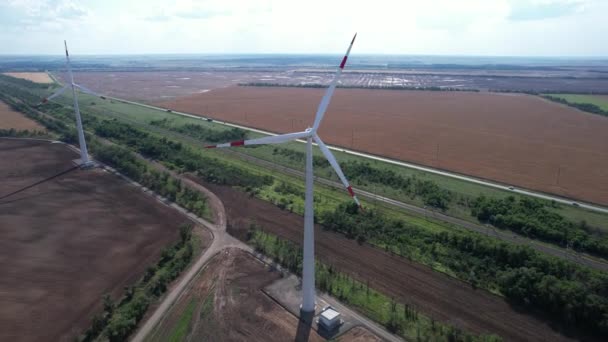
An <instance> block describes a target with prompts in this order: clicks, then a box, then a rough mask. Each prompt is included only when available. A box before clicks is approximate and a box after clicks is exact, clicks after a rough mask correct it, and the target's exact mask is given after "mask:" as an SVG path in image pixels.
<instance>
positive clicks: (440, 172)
mask: <svg viewBox="0 0 608 342" xmlns="http://www.w3.org/2000/svg"><path fill="white" fill-rule="evenodd" d="M108 98H110V99H113V100H116V101H120V102H124V103H130V104H133V105H137V106H141V107H146V108H150V109H155V110H160V111H166V109H165V108H161V107H156V106H151V105H147V104H143V103H139V102H134V101H128V100H124V99H120V98H116V97H109V96H108ZM172 113H174V114H177V115H182V116H186V117H190V118H194V119H199V120H206V119H207V118H205V117H202V116H200V115H194V114H190V113H184V112H178V111H172ZM216 122H218V123H222V124H224V125H226V126H231V127H236V128H241V129H245V130H248V131H252V132H256V133H260V134H266V135H277V134H276V133H273V132H268V131H263V130H260V129H256V128H252V127H247V126H243V125H238V124H234V123H230V122H225V121H216ZM299 141H300V140H299ZM300 142H302V143H304V142H305V141H300ZM328 147H329V148H330V149H332V150H335V151H341V152H344V153H348V154H351V155H355V156H359V157H364V158H368V159H373V160H378V161H382V162H385V163H389V164H394V165H398V166H403V167H408V168H411V169H415V170H420V171H424V172H429V173H433V174H436V175H441V176H446V177H451V178H455V179H459V180H463V181H467V182H471V183H475V184H480V185H485V186H489V187H491V188H495V189H499V190H505V191H510V192H513V193H518V194H522V195H527V196H532V197H536V198H541V199H545V200H553V201H555V202H558V203H562V204H567V205H572V204H573V203H577V205H578V206H580V207H581V208H585V209H588V210H593V211H598V212H602V213H608V208H606V207H603V206H600V205H596V204H591V203H584V202H580V201H578V200H574V199H570V198H565V197H560V196H556V195H551V194H547V193H543V192H538V191H533V190H528V189H522V188H514V187H513V188H512V187H511V186H510V185H505V184H500V183H496V182H491V181H488V180H484V179H479V178H475V177H471V176H466V175H462V174H458V173H454V172H448V171H444V170H439V169H435V168H432V167H428V166H422V165H418V164H413V163H408V162H404V161H399V160H395V159H391V158H385V157H380V156H377V155H373V154H369V153H364V152H359V151H354V150H350V149H347V148H342V147H336V146H329V145H328Z"/></svg>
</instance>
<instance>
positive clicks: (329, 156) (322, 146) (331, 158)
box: [314, 134, 363, 209]
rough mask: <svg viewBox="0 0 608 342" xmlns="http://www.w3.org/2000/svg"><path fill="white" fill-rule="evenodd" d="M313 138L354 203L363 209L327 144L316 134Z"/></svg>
mask: <svg viewBox="0 0 608 342" xmlns="http://www.w3.org/2000/svg"><path fill="white" fill-rule="evenodd" d="M314 139H315V142H316V143H317V144H318V145H319V148H320V149H321V152H323V155H325V158H327V161H329V164H331V166H332V167H333V168H334V170H335V171H336V173H337V174H338V178H340V180H341V181H342V184H344V187H345V188H346V190H347V191H348V194H349V195H350V197H352V198H353V200H355V203H357V205H358V206H359V208H361V209H363V207H362V206H361V202H359V199H358V198H357V195H355V192H354V191H353V188H352V186H350V184H349V183H348V180H347V179H346V176H344V172H342V169H341V168H340V164H338V161H337V160H336V158H335V157H334V155H333V153H331V151H330V150H329V148H327V146H326V145H325V144H324V143H323V141H322V140H321V138H319V136H318V135H316V134H315V137H314Z"/></svg>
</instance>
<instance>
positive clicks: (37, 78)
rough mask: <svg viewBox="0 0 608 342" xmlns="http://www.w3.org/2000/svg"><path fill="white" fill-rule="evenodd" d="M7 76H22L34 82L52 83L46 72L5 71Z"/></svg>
mask: <svg viewBox="0 0 608 342" xmlns="http://www.w3.org/2000/svg"><path fill="white" fill-rule="evenodd" d="M4 74H5V75H7V76H11V77H15V78H22V79H24V80H28V81H32V82H35V83H53V80H52V79H51V77H49V74H47V73H46V72H5V73H4Z"/></svg>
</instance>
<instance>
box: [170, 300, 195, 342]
mask: <svg viewBox="0 0 608 342" xmlns="http://www.w3.org/2000/svg"><path fill="white" fill-rule="evenodd" d="M195 308H196V301H195V300H191V301H190V303H188V306H187V307H186V310H184V312H183V313H182V315H181V317H180V318H179V321H178V322H177V324H176V325H175V327H173V330H172V331H171V334H170V337H169V341H171V342H181V341H184V340H185V339H186V336H187V335H188V328H189V326H190V322H191V321H192V316H193V314H194V309H195Z"/></svg>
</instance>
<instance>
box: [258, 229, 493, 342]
mask: <svg viewBox="0 0 608 342" xmlns="http://www.w3.org/2000/svg"><path fill="white" fill-rule="evenodd" d="M249 243H250V244H251V245H253V246H254V247H255V248H256V250H258V251H259V252H261V253H263V254H265V255H268V256H270V257H272V258H274V260H275V261H276V262H279V263H280V264H282V265H284V266H285V267H287V268H288V269H289V270H291V271H292V272H295V273H299V274H301V271H302V270H301V267H302V252H301V250H300V249H299V248H298V247H297V246H296V245H294V244H293V243H291V242H289V241H286V240H282V239H280V238H278V237H276V236H274V235H272V234H268V233H264V232H262V231H261V230H259V229H255V227H253V229H252V231H251V232H250V240H249ZM315 277H316V286H317V287H318V288H319V289H320V290H321V291H323V292H327V293H328V294H330V295H333V296H336V297H337V298H338V299H339V300H340V301H342V302H344V303H347V304H349V305H350V306H351V307H354V308H356V309H357V310H359V311H361V312H362V313H364V314H365V315H366V316H367V317H370V318H371V319H373V320H374V321H376V322H378V323H380V324H382V325H383V326H385V327H386V328H387V329H388V330H389V331H391V332H392V333H395V334H398V335H400V336H403V337H405V338H406V339H408V340H414V339H416V340H417V341H421V340H422V341H428V340H433V341H499V340H500V338H498V337H496V336H475V335H471V334H469V333H466V332H463V331H461V330H459V329H457V328H455V327H453V326H448V325H445V324H442V323H439V322H436V321H434V320H433V319H432V318H429V317H427V316H424V315H422V314H420V313H419V312H418V310H416V308H413V307H411V306H409V305H407V304H401V303H398V302H396V301H395V300H393V299H391V298H389V297H388V296H386V295H384V294H382V293H380V292H378V291H376V290H374V289H372V288H370V287H369V285H368V284H363V283H361V282H359V281H356V280H355V279H353V278H352V277H349V276H348V275H346V274H344V273H341V272H339V271H338V270H335V269H334V268H333V267H332V266H328V265H325V264H322V263H319V262H317V266H316V276H315Z"/></svg>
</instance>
